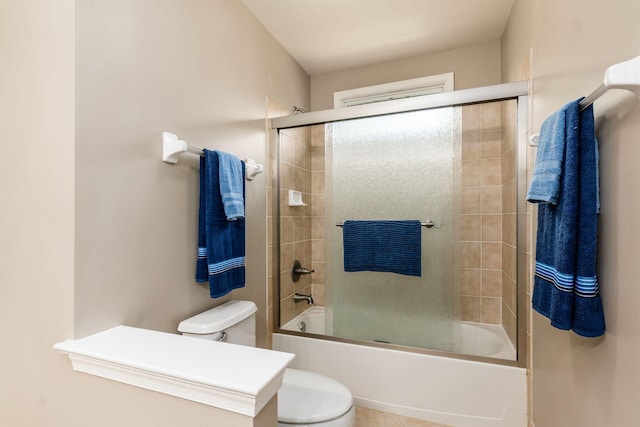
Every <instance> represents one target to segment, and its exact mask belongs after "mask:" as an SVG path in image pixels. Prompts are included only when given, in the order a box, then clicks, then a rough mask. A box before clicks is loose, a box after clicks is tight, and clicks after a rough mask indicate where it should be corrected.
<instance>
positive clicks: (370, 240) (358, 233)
mask: <svg viewBox="0 0 640 427" xmlns="http://www.w3.org/2000/svg"><path fill="white" fill-rule="evenodd" d="M342 229H343V230H342V233H343V240H342V243H343V249H344V271H347V272H354V271H379V272H389V273H397V274H404V275H407V276H417V277H420V276H421V274H422V250H421V249H422V244H421V237H422V235H421V226H420V221H417V220H415V221H414V220H410V221H345V222H344V224H343V227H342Z"/></svg>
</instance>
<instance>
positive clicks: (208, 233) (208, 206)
mask: <svg viewBox="0 0 640 427" xmlns="http://www.w3.org/2000/svg"><path fill="white" fill-rule="evenodd" d="M203 151H204V156H203V157H202V158H200V206H199V214H198V219H199V226H198V261H197V265H196V281H198V282H206V281H208V282H209V293H210V295H211V298H218V297H221V296H224V295H226V294H228V293H229V292H231V291H232V290H233V289H237V288H242V287H244V284H245V267H244V257H245V221H244V217H242V218H237V219H236V220H235V221H228V220H227V216H226V214H225V211H224V205H223V202H222V194H221V191H220V174H219V171H220V170H219V165H220V161H219V157H220V153H219V152H217V151H209V150H203ZM241 168H242V169H241V172H242V174H243V176H244V164H243V163H241ZM242 183H243V186H242V195H243V200H244V180H243V181H242Z"/></svg>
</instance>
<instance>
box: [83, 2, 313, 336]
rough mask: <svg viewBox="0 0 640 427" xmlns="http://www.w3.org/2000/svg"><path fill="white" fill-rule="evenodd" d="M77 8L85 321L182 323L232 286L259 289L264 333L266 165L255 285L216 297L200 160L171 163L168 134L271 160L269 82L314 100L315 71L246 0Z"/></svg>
mask: <svg viewBox="0 0 640 427" xmlns="http://www.w3.org/2000/svg"><path fill="white" fill-rule="evenodd" d="M76 22H77V28H76V29H77V35H76V40H77V43H76V45H77V52H76V73H77V74H76V90H77V93H76V94H77V96H76V100H77V106H76V120H77V123H76V156H77V160H76V174H77V176H76V291H75V296H76V304H75V313H76V322H75V324H76V334H77V335H78V336H83V335H86V334H89V333H93V332H96V331H98V330H102V329H105V328H107V327H110V326H113V325H116V324H120V323H123V324H127V325H132V326H138V327H144V328H150V329H157V330H163V331H168V332H175V330H176V327H177V324H178V323H179V321H180V320H182V319H185V318H187V317H189V316H191V315H194V314H196V313H197V312H199V311H201V310H203V309H205V308H209V307H212V306H214V305H218V304H220V303H221V302H224V301H226V300H228V299H231V298H233V299H248V300H251V301H254V302H256V304H257V305H258V313H257V321H258V328H257V330H258V331H259V334H258V345H260V346H265V345H266V334H265V332H264V331H266V321H267V320H266V319H267V310H266V307H267V292H266V289H267V283H266V277H267V267H266V199H265V193H266V192H265V188H266V177H265V175H264V174H263V175H259V176H258V177H257V178H256V179H255V180H254V181H251V182H247V184H246V192H247V197H246V200H247V227H246V235H247V254H246V265H247V268H246V273H247V280H246V286H245V288H243V289H241V290H236V291H233V292H232V293H231V294H229V295H228V296H225V297H223V298H220V299H216V300H212V299H211V298H210V297H209V292H208V286H203V285H200V284H197V283H196V282H195V280H194V275H195V273H194V266H195V259H194V256H195V253H196V252H195V249H196V246H197V240H196V239H197V206H198V161H199V160H198V157H197V156H193V155H183V156H182V157H181V158H180V161H179V162H178V164H177V165H175V166H172V165H168V164H165V163H163V162H162V161H161V160H160V135H161V133H162V131H171V132H174V133H176V134H177V135H178V136H179V137H180V138H181V139H184V140H185V141H187V142H188V143H189V144H190V145H192V146H194V147H203V148H209V149H219V150H224V151H228V152H230V153H233V154H236V155H238V156H239V157H240V158H242V159H244V158H247V157H248V158H253V159H255V160H256V161H257V162H258V163H262V164H264V163H265V162H266V134H265V124H264V120H265V117H266V97H267V95H269V96H271V97H272V98H274V99H276V100H278V102H280V103H281V104H283V105H289V106H293V105H294V104H296V105H300V106H302V107H304V106H308V104H309V97H308V93H309V77H308V76H307V75H306V73H304V71H303V70H302V69H301V68H300V66H299V65H298V64H297V63H296V62H295V61H294V60H293V59H292V58H291V57H290V56H289V55H288V54H287V53H286V52H285V51H284V49H283V48H282V47H280V45H278V44H277V42H276V41H275V40H274V39H273V38H272V37H271V36H270V35H269V34H268V33H267V32H266V30H265V29H264V27H262V26H261V25H260V24H259V22H258V21H257V20H256V19H255V17H254V16H253V15H252V14H251V13H250V12H249V11H248V10H247V9H245V8H244V6H242V4H241V2H236V1H225V0H217V1H205V0H190V1H189V2H183V1H175V0H163V1H156V0H135V1H131V0H119V1H115V2H78V6H77V20H76ZM114 22H117V23H118V25H113V23H114Z"/></svg>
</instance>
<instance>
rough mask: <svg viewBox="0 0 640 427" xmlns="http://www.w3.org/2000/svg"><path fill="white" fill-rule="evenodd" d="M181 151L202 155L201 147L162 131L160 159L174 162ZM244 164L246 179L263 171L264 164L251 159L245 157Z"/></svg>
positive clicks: (252, 177) (250, 179)
mask: <svg viewBox="0 0 640 427" xmlns="http://www.w3.org/2000/svg"><path fill="white" fill-rule="evenodd" d="M182 153H192V154H196V155H198V156H202V155H204V154H203V151H202V150H201V149H199V148H194V147H191V146H190V145H187V143H186V142H184V141H182V140H180V139H178V136H177V135H176V134H173V133H171V132H162V161H164V162H165V163H171V164H175V163H177V162H178V156H179V155H180V154H182ZM244 165H245V174H246V178H247V181H252V180H253V179H254V178H255V177H256V175H258V174H259V173H262V172H264V166H263V165H261V164H259V163H256V161H255V160H253V159H246V160H245V161H244Z"/></svg>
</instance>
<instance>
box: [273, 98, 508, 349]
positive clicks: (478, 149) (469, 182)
mask: <svg viewBox="0 0 640 427" xmlns="http://www.w3.org/2000/svg"><path fill="white" fill-rule="evenodd" d="M515 117H516V103H515V101H503V102H492V103H484V104H476V105H469V106H463V107H462V156H461V159H462V165H461V168H460V170H461V179H460V183H461V188H460V192H461V197H460V199H461V203H460V206H461V208H460V218H459V222H458V223H459V224H460V230H459V236H460V254H461V259H460V268H461V270H460V274H459V277H460V280H461V283H460V290H461V295H460V307H461V310H460V311H461V318H462V320H465V321H473V322H480V323H491V324H502V325H503V326H504V328H505V330H506V331H507V334H508V335H509V337H510V339H511V340H512V342H514V343H515V336H516V335H515V334H516V316H515V314H514V313H515V312H516V305H515V301H516V282H515V277H516V267H515V266H516V256H515V254H516V247H515V244H516V241H515V238H516V233H515V230H516V213H515V212H516V180H515V178H516V155H515V140H516V138H515V136H516V132H515V129H516V120H515ZM324 130H325V127H324V125H318V126H311V127H307V128H300V129H287V130H283V131H282V132H281V136H280V138H281V152H280V156H281V159H280V160H281V162H280V165H281V178H280V179H281V182H280V199H281V203H280V215H281V231H280V239H281V247H280V251H281V252H280V253H281V257H280V259H281V265H280V268H281V277H280V283H281V287H280V321H281V322H282V324H284V323H286V322H288V321H289V320H291V319H292V318H293V317H295V316H296V315H297V314H299V313H300V312H302V311H304V310H305V309H306V308H307V307H308V306H307V304H306V303H305V302H298V303H294V301H293V294H294V293H295V292H299V293H309V294H312V295H313V298H314V300H315V304H316V305H321V306H322V305H324V302H325V301H324V300H325V293H326V292H325V253H324V251H325V228H326V224H325V206H326V203H325V173H324V166H325V157H324V154H325V152H324V144H325V135H324ZM270 154H272V155H275V151H274V150H273V149H270ZM272 164H273V165H274V166H275V161H273V163H272ZM274 170H275V169H274ZM270 182H272V183H273V185H274V187H273V188H277V187H275V179H272V180H270ZM288 190H296V191H300V192H301V193H302V198H303V201H304V203H306V204H307V206H297V207H290V206H289V205H288ZM272 194H273V192H272V191H269V200H268V201H267V203H269V206H270V207H271V206H272V204H271V195H272ZM271 210H272V209H270V211H271ZM269 220H270V221H271V220H272V218H270V219H269ZM270 230H271V228H270ZM269 241H270V242H271V237H269ZM273 249H274V248H273V246H270V250H269V253H270V257H271V260H273V259H274V258H275V257H274V254H273ZM294 259H299V260H300V261H301V263H302V265H303V266H304V267H307V268H310V269H314V270H315V272H314V273H313V274H312V275H309V276H302V277H301V279H300V281H298V282H296V283H294V282H293V281H292V280H291V263H292V262H293V260H294ZM270 267H275V266H273V265H272V263H271V262H270ZM457 276H458V275H457ZM273 278H274V277H273V272H271V275H270V282H269V283H270V285H271V286H273V282H274V281H273ZM271 286H270V289H272V288H271ZM270 292H271V291H270ZM269 301H270V304H272V299H270V300H269ZM269 313H273V311H272V308H271V306H270V310H269ZM270 315H272V314H270ZM268 324H269V325H270V326H271V322H268Z"/></svg>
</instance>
